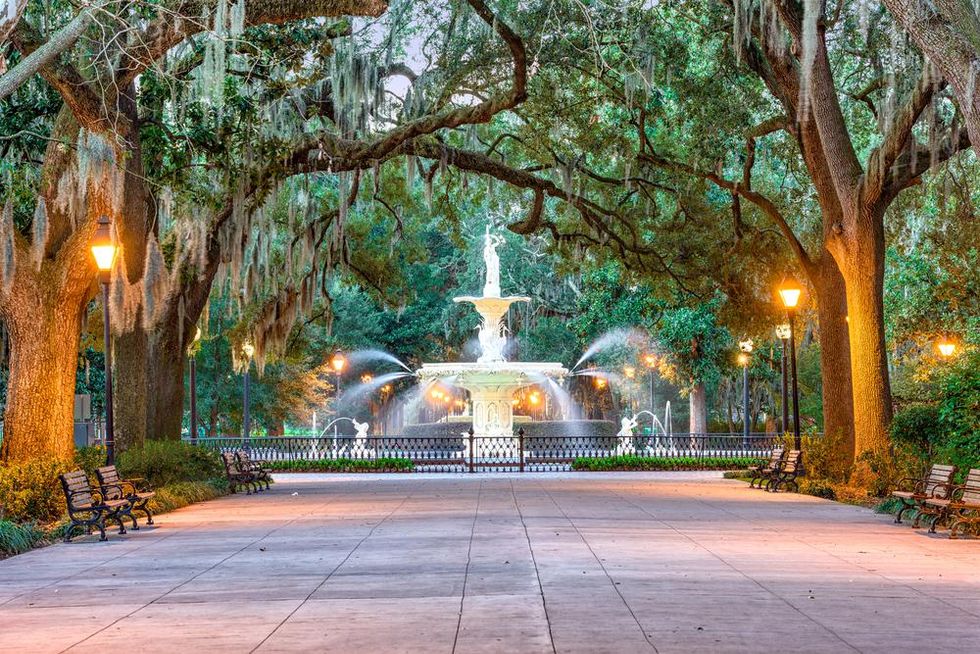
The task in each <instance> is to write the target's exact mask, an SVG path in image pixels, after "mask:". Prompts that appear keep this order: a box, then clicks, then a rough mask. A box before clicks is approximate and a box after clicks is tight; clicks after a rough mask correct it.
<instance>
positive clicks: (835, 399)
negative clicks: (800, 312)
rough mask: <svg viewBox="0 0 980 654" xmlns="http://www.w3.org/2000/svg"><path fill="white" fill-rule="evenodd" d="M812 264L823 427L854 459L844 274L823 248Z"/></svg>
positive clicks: (849, 354) (811, 278)
mask: <svg viewBox="0 0 980 654" xmlns="http://www.w3.org/2000/svg"><path fill="white" fill-rule="evenodd" d="M815 264H816V265H815V266H814V270H813V271H812V274H811V275H810V282H811V284H812V285H813V288H814V291H815V292H816V296H817V319H818V321H819V323H820V378H821V389H822V395H823V398H822V400H823V429H824V434H825V435H826V436H828V437H839V438H840V439H841V447H842V449H843V452H844V453H846V454H847V456H848V457H849V458H850V459H852V460H853V458H854V456H855V450H854V397H853V389H852V388H851V348H850V342H849V336H848V322H847V294H846V292H845V287H844V277H843V276H842V275H841V273H840V269H839V268H838V267H837V262H836V261H834V258H833V257H832V256H831V255H830V253H829V252H827V251H826V250H825V251H824V252H823V253H822V254H821V256H820V259H819V260H818V261H816V262H815Z"/></svg>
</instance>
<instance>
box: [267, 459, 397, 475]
mask: <svg viewBox="0 0 980 654" xmlns="http://www.w3.org/2000/svg"><path fill="white" fill-rule="evenodd" d="M264 465H265V467H267V468H269V469H270V470H273V471H275V472H411V471H412V470H413V469H414V468H415V464H414V463H412V460H411V459H402V458H380V459H369V460H363V459H312V460H300V459H294V460H290V461H269V462H267V463H265V464H264Z"/></svg>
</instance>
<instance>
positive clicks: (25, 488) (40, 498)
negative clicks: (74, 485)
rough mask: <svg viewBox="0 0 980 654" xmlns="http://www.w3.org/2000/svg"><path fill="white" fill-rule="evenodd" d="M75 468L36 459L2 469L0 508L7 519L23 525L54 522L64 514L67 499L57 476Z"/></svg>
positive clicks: (64, 462) (64, 463) (0, 477)
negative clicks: (28, 522) (31, 522)
mask: <svg viewBox="0 0 980 654" xmlns="http://www.w3.org/2000/svg"><path fill="white" fill-rule="evenodd" d="M73 467H74V464H73V463H71V462H68V461H63V460H61V459H37V460H35V461H29V462H28V463H19V464H15V465H5V466H2V467H0V505H3V507H4V512H5V514H6V517H7V518H8V519H11V520H16V521H20V522H26V521H37V522H52V521H55V520H58V519H59V518H61V517H62V516H63V515H64V514H65V496H64V493H63V492H62V490H61V483H60V482H59V481H58V475H60V474H61V473H63V472H67V471H68V470H70V469H72V468H73Z"/></svg>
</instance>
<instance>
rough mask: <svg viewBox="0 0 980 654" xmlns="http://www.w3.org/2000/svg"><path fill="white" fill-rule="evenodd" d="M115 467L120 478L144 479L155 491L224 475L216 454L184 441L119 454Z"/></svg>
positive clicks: (153, 443) (158, 443)
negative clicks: (164, 487)
mask: <svg viewBox="0 0 980 654" xmlns="http://www.w3.org/2000/svg"><path fill="white" fill-rule="evenodd" d="M116 465H117V467H118V468H119V475H120V476H121V477H123V478H125V479H132V478H142V479H145V480H146V481H147V482H148V483H149V484H150V485H151V486H153V487H154V488H161V487H163V486H169V485H172V484H177V483H179V482H185V481H209V480H211V479H218V478H221V477H223V476H224V466H223V465H222V463H221V457H220V455H219V454H218V453H217V452H215V451H214V450H209V449H206V448H203V447H198V446H196V445H190V444H188V443H183V442H181V441H147V442H146V443H145V445H144V446H143V447H141V448H130V449H128V450H126V451H125V452H123V453H122V454H120V455H119V457H118V460H117V461H116Z"/></svg>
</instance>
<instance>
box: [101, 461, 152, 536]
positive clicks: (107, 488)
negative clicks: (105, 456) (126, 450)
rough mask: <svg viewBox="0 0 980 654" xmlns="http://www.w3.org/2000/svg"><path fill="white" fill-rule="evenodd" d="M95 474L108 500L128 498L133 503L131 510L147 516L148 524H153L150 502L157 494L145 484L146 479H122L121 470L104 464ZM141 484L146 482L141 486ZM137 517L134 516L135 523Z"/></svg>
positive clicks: (103, 494)
mask: <svg viewBox="0 0 980 654" xmlns="http://www.w3.org/2000/svg"><path fill="white" fill-rule="evenodd" d="M95 476H96V477H97V478H98V479H99V488H100V489H101V491H102V496H103V497H104V498H106V499H108V500H118V499H126V500H129V503H130V505H131V507H130V512H131V513H132V512H136V511H138V512H140V513H142V514H143V515H145V516H146V524H148V525H152V524H153V513H152V512H151V511H150V507H149V506H148V505H149V502H150V500H151V499H152V498H153V497H154V496H155V495H156V493H155V492H153V491H152V490H150V489H149V488H147V487H146V486H145V481H146V480H144V479H120V478H119V471H118V470H116V466H114V465H108V466H102V467H101V468H97V469H96V470H95ZM140 484H144V485H143V486H140ZM135 521H136V518H135V517H134V518H133V522H134V523H135Z"/></svg>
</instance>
